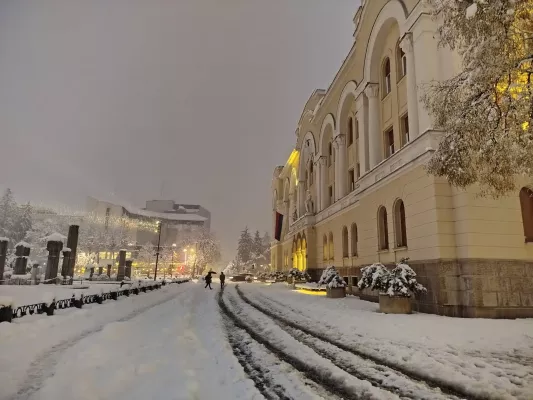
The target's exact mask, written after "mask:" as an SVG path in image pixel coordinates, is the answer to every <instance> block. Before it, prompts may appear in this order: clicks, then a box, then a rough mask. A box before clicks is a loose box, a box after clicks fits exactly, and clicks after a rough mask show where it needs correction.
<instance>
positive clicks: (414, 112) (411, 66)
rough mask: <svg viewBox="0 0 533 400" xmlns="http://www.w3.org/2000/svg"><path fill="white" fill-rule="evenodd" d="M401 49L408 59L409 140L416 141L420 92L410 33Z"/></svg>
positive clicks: (402, 43) (402, 41)
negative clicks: (417, 85) (417, 84)
mask: <svg viewBox="0 0 533 400" xmlns="http://www.w3.org/2000/svg"><path fill="white" fill-rule="evenodd" d="M400 47H401V49H402V50H403V52H404V53H405V56H406V57H407V76H406V79H407V112H408V115H409V140H413V139H416V138H417V137H418V135H419V134H420V132H419V126H418V97H419V96H418V92H417V88H416V67H415V52H414V46H413V34H412V33H411V32H408V33H406V34H405V36H404V37H403V39H402V40H401V42H400Z"/></svg>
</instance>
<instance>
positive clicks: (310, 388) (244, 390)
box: [0, 283, 533, 400]
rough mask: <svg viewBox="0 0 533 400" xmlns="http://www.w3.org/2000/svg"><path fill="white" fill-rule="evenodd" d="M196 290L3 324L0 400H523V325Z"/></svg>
mask: <svg viewBox="0 0 533 400" xmlns="http://www.w3.org/2000/svg"><path fill="white" fill-rule="evenodd" d="M214 287H216V288H215V289H214V290H212V291H210V290H207V289H204V288H203V285H202V284H201V283H187V284H182V285H169V286H167V287H164V288H163V289H162V290H160V291H154V292H150V293H147V294H144V295H141V296H134V297H131V298H121V299H119V300H118V301H107V302H105V303H104V304H103V305H100V306H96V305H88V306H86V307H84V308H83V309H82V310H75V309H68V310H59V311H57V315H55V316H52V317H46V316H37V315H35V316H28V317H24V318H21V319H20V320H15V321H14V322H13V323H11V324H9V323H2V324H0V387H1V388H2V389H1V390H2V391H1V393H0V398H1V399H9V400H12V399H13V400H14V399H34V400H37V399H39V400H48V399H57V398H66V399H91V400H93V399H109V398H114V399H146V398H153V399H228V400H230V399H261V398H266V399H320V398H322V399H341V398H342V399H461V398H468V399H513V398H516V399H530V398H531V393H533V354H532V350H531V349H532V345H533V337H532V335H531V332H533V321H531V320H516V321H502V320H466V319H450V318H445V317H438V316H434V315H426V314H413V315H396V316H393V315H384V314H379V313H377V312H376V310H377V305H376V304H373V303H368V302H364V301H360V300H358V299H357V298H355V297H347V298H345V299H339V300H333V299H326V298H324V297H320V296H312V295H307V294H302V293H299V292H297V291H292V290H289V289H288V288H287V286H286V285H285V284H275V285H271V286H267V285H263V284H246V283H243V284H239V285H236V284H229V285H228V286H227V287H226V289H225V291H224V293H223V294H222V296H221V295H220V291H219V288H218V284H217V283H215V285H214Z"/></svg>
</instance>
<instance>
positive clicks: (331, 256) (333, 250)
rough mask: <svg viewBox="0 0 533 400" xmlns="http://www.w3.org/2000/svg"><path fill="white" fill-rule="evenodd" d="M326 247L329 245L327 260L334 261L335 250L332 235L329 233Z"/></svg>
mask: <svg viewBox="0 0 533 400" xmlns="http://www.w3.org/2000/svg"><path fill="white" fill-rule="evenodd" d="M328 245H329V251H328V253H329V259H330V260H334V259H335V249H334V247H333V233H332V232H330V233H329V242H328Z"/></svg>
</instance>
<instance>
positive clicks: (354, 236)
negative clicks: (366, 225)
mask: <svg viewBox="0 0 533 400" xmlns="http://www.w3.org/2000/svg"><path fill="white" fill-rule="evenodd" d="M351 239H352V256H353V257H357V241H358V240H359V239H358V238H357V224H356V223H353V224H352V228H351Z"/></svg>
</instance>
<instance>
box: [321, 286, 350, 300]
mask: <svg viewBox="0 0 533 400" xmlns="http://www.w3.org/2000/svg"><path fill="white" fill-rule="evenodd" d="M326 297H329V298H330V299H341V298H343V297H346V288H345V287H338V288H329V287H326Z"/></svg>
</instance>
